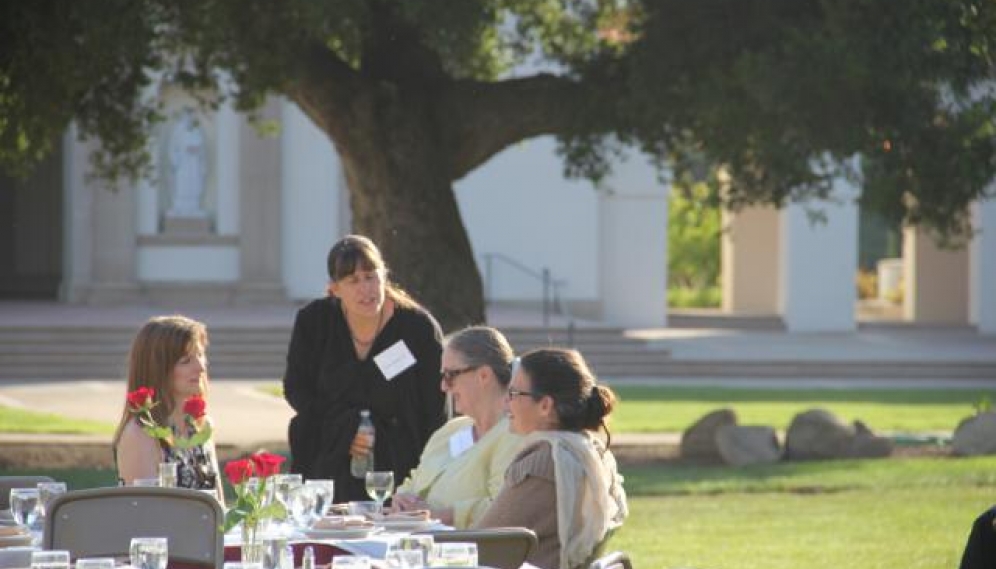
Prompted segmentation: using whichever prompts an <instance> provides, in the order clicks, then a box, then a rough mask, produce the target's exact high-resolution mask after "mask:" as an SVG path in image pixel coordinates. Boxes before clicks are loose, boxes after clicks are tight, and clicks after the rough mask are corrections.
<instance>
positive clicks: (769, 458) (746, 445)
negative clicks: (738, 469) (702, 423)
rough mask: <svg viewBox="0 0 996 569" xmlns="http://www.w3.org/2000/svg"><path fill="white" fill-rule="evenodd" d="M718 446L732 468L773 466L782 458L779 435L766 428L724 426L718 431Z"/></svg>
mask: <svg viewBox="0 0 996 569" xmlns="http://www.w3.org/2000/svg"><path fill="white" fill-rule="evenodd" d="M716 446H717V448H718V449H719V454H720V457H721V458H722V459H723V462H725V463H726V464H729V465H730V466H750V465H752V464H771V463H773V462H778V460H779V459H780V458H781V457H782V449H781V446H780V445H779V443H778V435H777V434H775V430H774V429H773V428H771V427H766V426H741V425H723V426H722V427H720V428H719V429H718V430H717V431H716Z"/></svg>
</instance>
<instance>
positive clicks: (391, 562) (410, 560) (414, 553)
mask: <svg viewBox="0 0 996 569" xmlns="http://www.w3.org/2000/svg"><path fill="white" fill-rule="evenodd" d="M384 561H385V562H386V564H387V566H388V567H389V568H390V569H419V568H420V567H425V557H424V556H423V555H422V551H421V550H420V549H390V550H388V552H387V555H386V556H385V557H384Z"/></svg>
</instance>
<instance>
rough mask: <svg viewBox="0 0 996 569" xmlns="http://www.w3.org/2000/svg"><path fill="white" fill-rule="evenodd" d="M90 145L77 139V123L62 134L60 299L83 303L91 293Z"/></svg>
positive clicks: (91, 211) (91, 212) (91, 198)
mask: <svg viewBox="0 0 996 569" xmlns="http://www.w3.org/2000/svg"><path fill="white" fill-rule="evenodd" d="M89 156H90V147H89V145H87V144H86V143H83V142H80V141H79V140H77V131H76V125H75V124H71V125H70V126H69V128H67V129H66V133H65V134H64V135H63V136H62V159H63V167H62V176H63V182H62V188H63V192H65V194H64V199H63V200H62V207H63V220H64V223H65V231H63V233H62V239H63V246H62V251H63V254H62V285H61V286H60V288H59V298H60V299H61V300H63V301H65V302H70V303H80V302H85V301H86V300H87V298H88V296H89V294H90V283H91V280H92V272H91V267H92V264H93V192H92V191H91V188H90V186H89V185H88V184H87V183H86V172H87V168H88V167H89V163H88V160H89Z"/></svg>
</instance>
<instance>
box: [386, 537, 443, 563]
mask: <svg viewBox="0 0 996 569" xmlns="http://www.w3.org/2000/svg"><path fill="white" fill-rule="evenodd" d="M435 543H436V542H435V540H434V539H432V536H431V535H403V536H401V537H399V538H398V539H397V541H395V542H394V543H392V544H391V545H390V546H388V552H390V551H392V550H394V549H404V550H406V551H410V550H414V551H418V552H419V553H420V554H421V555H422V563H423V564H428V563H429V560H430V559H431V558H432V546H433V545H435Z"/></svg>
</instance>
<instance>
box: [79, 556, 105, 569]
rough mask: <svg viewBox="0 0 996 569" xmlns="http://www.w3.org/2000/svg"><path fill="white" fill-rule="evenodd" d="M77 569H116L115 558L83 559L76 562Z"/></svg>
mask: <svg viewBox="0 0 996 569" xmlns="http://www.w3.org/2000/svg"><path fill="white" fill-rule="evenodd" d="M76 569H114V558H113V557H83V558H80V559H77V560H76Z"/></svg>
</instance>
